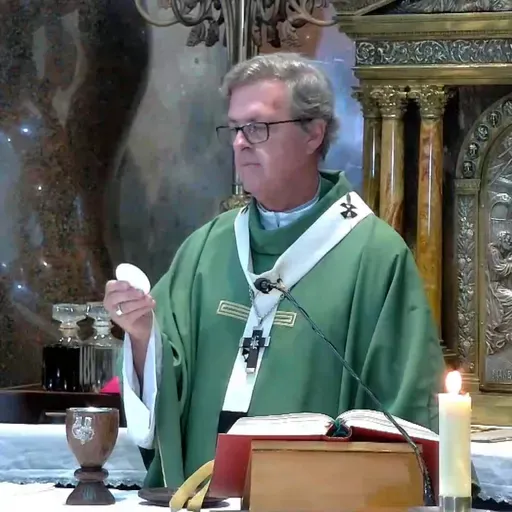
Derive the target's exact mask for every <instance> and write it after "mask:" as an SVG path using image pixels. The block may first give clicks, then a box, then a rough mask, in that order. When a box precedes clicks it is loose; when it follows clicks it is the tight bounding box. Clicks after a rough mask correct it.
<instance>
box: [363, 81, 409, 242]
mask: <svg viewBox="0 0 512 512" xmlns="http://www.w3.org/2000/svg"><path fill="white" fill-rule="evenodd" d="M370 96H371V97H372V98H373V99H375V100H376V101H377V104H378V106H379V109H380V113H381V116H382V135H381V155H380V199H379V216H380V217H381V218H382V219H384V220H385V221H386V222H387V223H388V224H390V225H391V226H392V227H393V228H395V229H396V230H397V231H398V232H399V233H400V234H402V225H403V206H404V124H403V113H404V110H405V107H406V100H407V93H406V92H405V90H404V88H403V87H398V86H393V85H383V86H375V87H374V88H373V89H372V90H371V92H370Z"/></svg>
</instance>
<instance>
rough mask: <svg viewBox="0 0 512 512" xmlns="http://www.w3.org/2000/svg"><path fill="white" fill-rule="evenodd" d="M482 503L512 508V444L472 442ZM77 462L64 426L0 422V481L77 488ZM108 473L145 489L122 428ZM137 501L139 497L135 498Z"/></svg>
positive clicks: (112, 480) (117, 481) (135, 452)
mask: <svg viewBox="0 0 512 512" xmlns="http://www.w3.org/2000/svg"><path fill="white" fill-rule="evenodd" d="M471 451H472V460H473V464H474V466H475V470H476V473H477V476H478V479H479V481H480V487H481V493H480V496H479V497H480V498H481V499H483V500H494V501H495V502H498V503H500V502H506V503H508V504H511V505H512V441H510V442H500V443H472V447H471ZM77 466H78V464H77V461H76V459H75V457H74V455H73V453H72V452H71V451H70V450H69V448H68V445H67V441H66V431H65V427H64V425H16V424H8V423H0V482H10V483H24V484H26V483H52V484H61V485H68V484H72V485H75V484H76V480H75V478H74V471H75V470H76V469H78V467H77ZM105 469H107V470H108V471H109V477H108V480H107V483H108V484H110V485H112V486H114V487H118V486H138V487H141V486H142V485H143V481H144V477H145V475H146V469H145V467H144V464H143V461H142V456H141V454H140V451H139V449H138V447H137V446H135V444H134V443H133V441H132V440H131V439H130V438H129V436H128V433H127V430H126V429H125V428H121V429H120V430H119V436H118V440H117V443H116V446H115V448H114V451H113V453H112V455H111V457H110V458H109V460H108V462H107V464H106V466H105ZM135 496H136V493H135Z"/></svg>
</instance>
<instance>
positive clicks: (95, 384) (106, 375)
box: [86, 302, 123, 392]
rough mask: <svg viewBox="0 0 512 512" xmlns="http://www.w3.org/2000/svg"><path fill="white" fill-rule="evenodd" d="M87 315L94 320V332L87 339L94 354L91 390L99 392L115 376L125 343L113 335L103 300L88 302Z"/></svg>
mask: <svg viewBox="0 0 512 512" xmlns="http://www.w3.org/2000/svg"><path fill="white" fill-rule="evenodd" d="M87 316H88V317H89V318H92V319H93V321H94V323H93V329H94V334H93V335H92V336H91V337H90V338H88V339H87V340H86V344H87V345H89V346H91V349H92V351H93V354H94V356H93V360H94V365H93V370H92V388H91V391H94V392H99V391H100V390H101V389H102V388H103V386H104V385H105V384H106V383H107V382H109V381H110V380H111V379H112V378H113V377H114V376H115V371H116V364H117V360H118V358H119V357H120V354H121V351H122V346H123V344H122V341H121V340H120V339H118V338H116V337H114V336H113V335H112V331H111V330H112V327H113V324H112V321H111V319H110V315H109V314H108V312H107V310H106V309H105V307H104V306H103V303H102V302H88V303H87Z"/></svg>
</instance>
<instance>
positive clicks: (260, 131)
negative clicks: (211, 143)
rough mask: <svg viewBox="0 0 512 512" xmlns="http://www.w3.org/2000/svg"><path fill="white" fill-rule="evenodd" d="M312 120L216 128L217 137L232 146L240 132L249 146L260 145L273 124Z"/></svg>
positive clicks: (289, 121) (299, 120)
mask: <svg viewBox="0 0 512 512" xmlns="http://www.w3.org/2000/svg"><path fill="white" fill-rule="evenodd" d="M309 121H312V119H287V120H286V121H272V122H270V123H265V122H260V121H258V122H254V123H247V124H244V125H242V126H217V128H216V131H217V137H218V139H219V141H220V142H222V143H225V144H233V142H235V139H236V136H237V135H238V132H242V133H243V135H244V137H245V139H246V140H247V142H248V143H249V144H261V143H262V142H266V141H267V140H268V138H269V134H270V129H269V127H270V126H272V125H275V124H286V123H307V122H309Z"/></svg>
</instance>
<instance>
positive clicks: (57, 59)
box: [0, 0, 149, 387]
mask: <svg viewBox="0 0 512 512" xmlns="http://www.w3.org/2000/svg"><path fill="white" fill-rule="evenodd" d="M148 61H149V40H148V31H147V28H146V25H145V22H144V21H143V20H142V18H141V17H140V15H139V14H138V13H137V11H136V9H135V7H134V4H133V2H132V1H131V0H31V1H24V2H22V1H21V0H6V1H4V2H2V3H0V387H1V386H7V385H18V384H22V383H28V382H37V381H39V379H40V371H41V370H40V366H41V363H40V359H41V346H42V344H43V343H44V342H45V341H49V340H51V339H52V337H53V336H55V330H56V325H55V324H52V322H51V305H52V304H53V303H56V302H69V301H77V302H82V303H83V302H85V301H87V300H101V298H102V297H103V290H104V285H105V281H106V280H107V279H109V278H110V276H111V275H112V265H111V261H110V258H109V254H108V251H107V249H106V244H105V240H104V229H105V215H104V212H105V208H106V204H107V202H108V201H107V198H106V196H105V190H106V187H107V184H108V181H109V179H110V176H111V174H112V171H113V170H115V169H116V168H117V167H118V164H119V161H120V158H121V156H122V153H123V148H124V145H125V140H126V137H127V135H128V132H129V128H130V125H131V122H132V120H133V117H134V114H135V112H136V109H137V107H138V104H139V102H140V99H141V96H142V93H143V92H144V90H145V86H146V80H147V71H148Z"/></svg>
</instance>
